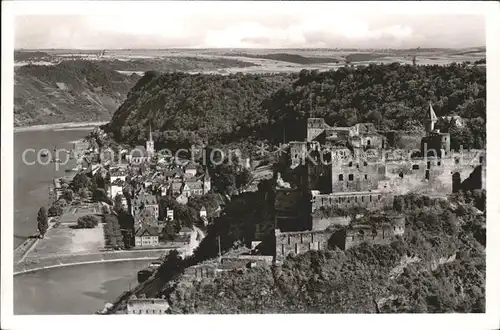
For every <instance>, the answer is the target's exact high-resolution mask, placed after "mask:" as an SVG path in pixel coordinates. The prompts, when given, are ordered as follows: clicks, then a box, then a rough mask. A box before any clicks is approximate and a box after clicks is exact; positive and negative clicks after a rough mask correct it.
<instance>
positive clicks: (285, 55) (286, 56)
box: [225, 53, 340, 64]
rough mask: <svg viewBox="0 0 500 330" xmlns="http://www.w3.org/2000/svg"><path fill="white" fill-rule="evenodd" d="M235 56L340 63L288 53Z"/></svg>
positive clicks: (328, 58)
mask: <svg viewBox="0 0 500 330" xmlns="http://www.w3.org/2000/svg"><path fill="white" fill-rule="evenodd" d="M225 55H226V56H234V55H235V54H231V53H229V54H225ZM236 56H240V57H249V58H262V59H267V60H275V61H282V62H290V63H296V64H320V63H338V62H339V61H340V60H339V59H338V58H334V57H306V56H302V55H298V54H288V53H277V54H265V55H255V54H247V53H240V54H236Z"/></svg>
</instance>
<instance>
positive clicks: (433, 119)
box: [425, 102, 438, 134]
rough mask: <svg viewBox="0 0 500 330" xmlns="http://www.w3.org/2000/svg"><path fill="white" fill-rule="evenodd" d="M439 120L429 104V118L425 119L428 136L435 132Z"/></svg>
mask: <svg viewBox="0 0 500 330" xmlns="http://www.w3.org/2000/svg"><path fill="white" fill-rule="evenodd" d="M437 120H438V118H437V116H436V113H435V112H434V109H433V108H432V104H431V102H429V116H428V117H426V118H425V131H426V132H427V134H429V133H430V132H432V131H434V126H435V125H436V123H437Z"/></svg>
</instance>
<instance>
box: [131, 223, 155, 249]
mask: <svg viewBox="0 0 500 330" xmlns="http://www.w3.org/2000/svg"><path fill="white" fill-rule="evenodd" d="M159 236H160V235H159V233H158V228H157V227H153V226H147V227H142V228H139V229H138V230H136V232H135V246H136V247H146V246H157V245H158V244H159Z"/></svg>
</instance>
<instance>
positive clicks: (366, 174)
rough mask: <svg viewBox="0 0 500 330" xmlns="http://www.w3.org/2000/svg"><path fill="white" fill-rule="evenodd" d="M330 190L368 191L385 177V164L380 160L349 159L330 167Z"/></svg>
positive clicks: (374, 187)
mask: <svg viewBox="0 0 500 330" xmlns="http://www.w3.org/2000/svg"><path fill="white" fill-rule="evenodd" d="M331 171H332V174H331V180H332V190H331V191H332V192H341V191H342V192H347V191H368V190H371V189H376V188H377V186H378V182H379V181H380V180H383V179H384V178H385V172H386V166H385V164H384V163H382V162H375V163H373V162H368V161H365V160H359V161H356V160H350V161H347V162H342V163H341V164H340V166H338V165H337V164H334V165H332V167H331Z"/></svg>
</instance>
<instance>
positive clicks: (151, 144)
mask: <svg viewBox="0 0 500 330" xmlns="http://www.w3.org/2000/svg"><path fill="white" fill-rule="evenodd" d="M146 151H147V153H148V154H149V155H150V156H153V155H154V154H155V141H153V133H152V132H151V125H149V140H148V141H146Z"/></svg>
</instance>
